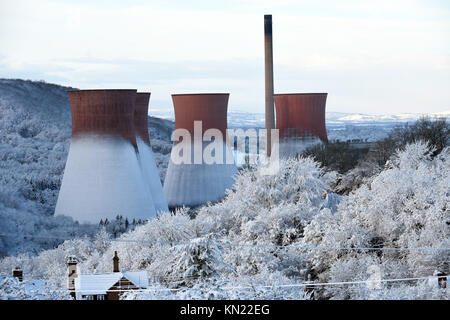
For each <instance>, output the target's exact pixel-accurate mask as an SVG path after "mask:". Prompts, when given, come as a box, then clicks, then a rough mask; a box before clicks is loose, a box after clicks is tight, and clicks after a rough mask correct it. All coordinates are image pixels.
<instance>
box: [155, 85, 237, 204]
mask: <svg viewBox="0 0 450 320" xmlns="http://www.w3.org/2000/svg"><path fill="white" fill-rule="evenodd" d="M228 97H229V94H222V93H217V94H174V95H172V100H173V105H174V110H175V129H176V131H175V133H177V132H179V130H181V131H184V132H188V133H189V134H190V137H191V140H190V141H189V142H190V152H189V154H188V155H187V158H190V160H188V161H187V162H189V163H186V162H178V163H175V162H174V161H173V160H174V159H175V158H176V157H177V156H178V155H177V153H178V152H180V153H183V152H185V151H184V150H183V151H182V152H181V151H179V150H178V147H179V145H177V143H183V142H182V141H179V142H177V141H174V146H173V148H172V153H171V159H170V161H169V166H168V168H167V173H166V178H165V181H164V188H163V189H164V193H165V195H166V199H167V203H168V205H169V208H170V209H173V208H176V207H181V206H186V207H196V206H199V205H202V204H205V203H207V202H215V201H218V200H220V199H221V198H223V197H224V195H225V190H226V189H229V188H231V187H232V186H233V183H234V178H233V176H234V174H235V173H236V172H237V167H236V165H235V164H234V162H233V161H231V163H230V161H228V164H227V161H226V160H227V159H226V155H227V153H228V155H230V154H231V155H232V150H231V148H230V147H229V146H228V145H227V143H226V129H227V106H228ZM195 121H201V130H200V132H198V130H197V131H196V132H197V134H195V132H194V122H195ZM197 125H198V122H197ZM208 129H218V131H220V133H221V137H219V138H214V139H213V138H211V140H210V141H202V136H203V134H204V133H205V132H206V131H207V130H208ZM210 131H211V130H209V132H210ZM212 143H214V145H216V146H219V147H218V148H217V150H216V151H214V152H211V153H210V154H214V155H217V157H218V158H220V159H219V160H218V161H214V162H213V163H211V161H209V160H208V161H205V158H203V157H202V158H201V159H200V161H199V159H198V155H199V153H202V154H208V150H210V147H211V145H212ZM216 152H218V153H217V154H216ZM196 155H197V156H196Z"/></svg>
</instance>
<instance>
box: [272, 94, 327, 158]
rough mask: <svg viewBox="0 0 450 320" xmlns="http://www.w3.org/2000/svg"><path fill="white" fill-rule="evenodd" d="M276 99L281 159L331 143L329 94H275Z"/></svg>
mask: <svg viewBox="0 0 450 320" xmlns="http://www.w3.org/2000/svg"><path fill="white" fill-rule="evenodd" d="M274 100H275V110H276V128H277V129H279V154H280V157H281V158H288V157H294V156H295V155H296V154H297V153H301V152H302V151H303V150H305V149H306V148H307V147H308V146H310V145H312V144H316V143H319V142H320V141H323V142H328V138H327V131H326V127H325V104H326V100H327V93H292V94H275V95H274Z"/></svg>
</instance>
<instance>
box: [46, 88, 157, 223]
mask: <svg viewBox="0 0 450 320" xmlns="http://www.w3.org/2000/svg"><path fill="white" fill-rule="evenodd" d="M68 95H69V101H70V109H71V114H72V139H71V143H70V150H69V154H68V157H67V162H66V167H65V170H64V177H63V181H62V185H61V188H60V191H59V195H58V201H57V204H56V209H55V214H56V215H66V216H70V217H72V218H73V219H74V220H78V221H79V222H88V223H98V222H99V221H100V220H101V219H105V218H108V219H110V220H112V219H114V218H115V217H116V216H117V215H122V216H123V217H124V218H125V217H127V218H129V219H133V218H135V219H143V220H145V219H149V218H152V217H154V216H155V215H156V210H155V206H154V203H153V199H152V197H151V194H150V189H149V186H148V184H147V183H146V182H145V180H144V178H143V175H142V172H141V168H140V165H139V160H138V156H137V152H138V147H137V142H136V130H135V124H134V113H135V103H136V90H76V91H69V92H68Z"/></svg>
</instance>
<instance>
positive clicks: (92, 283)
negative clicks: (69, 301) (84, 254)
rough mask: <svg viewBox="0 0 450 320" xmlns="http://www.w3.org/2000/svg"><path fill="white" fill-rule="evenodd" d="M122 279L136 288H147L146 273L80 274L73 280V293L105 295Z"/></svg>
mask: <svg viewBox="0 0 450 320" xmlns="http://www.w3.org/2000/svg"><path fill="white" fill-rule="evenodd" d="M122 277H125V278H126V279H128V280H130V281H131V282H132V283H133V284H134V285H135V286H136V287H138V288H147V287H148V276H147V271H126V272H113V273H102V274H80V275H78V277H76V278H75V292H76V293H77V294H81V295H97V294H106V292H107V291H108V289H110V288H111V287H112V286H113V285H114V284H115V283H116V282H117V281H119V280H120V279H122Z"/></svg>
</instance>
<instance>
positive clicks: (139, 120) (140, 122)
mask: <svg viewBox="0 0 450 320" xmlns="http://www.w3.org/2000/svg"><path fill="white" fill-rule="evenodd" d="M149 101H150V92H139V93H137V94H136V109H135V111H134V126H135V128H136V135H137V136H139V137H140V138H141V139H142V140H143V141H144V142H145V143H147V144H148V145H150V136H149V135H148V102H149Z"/></svg>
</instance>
